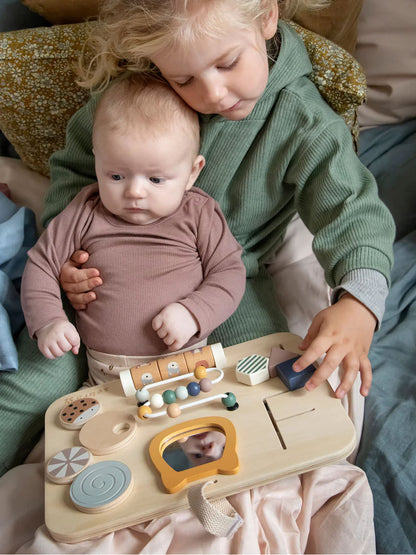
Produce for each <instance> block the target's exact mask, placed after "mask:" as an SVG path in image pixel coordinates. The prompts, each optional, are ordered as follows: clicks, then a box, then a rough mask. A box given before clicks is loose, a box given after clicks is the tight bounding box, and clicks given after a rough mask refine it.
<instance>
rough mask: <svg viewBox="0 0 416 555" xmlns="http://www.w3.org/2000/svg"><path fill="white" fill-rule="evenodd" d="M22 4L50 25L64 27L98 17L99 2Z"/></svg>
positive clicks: (63, 0)
mask: <svg viewBox="0 0 416 555" xmlns="http://www.w3.org/2000/svg"><path fill="white" fill-rule="evenodd" d="M22 3H23V4H24V5H25V6H27V7H28V8H29V9H30V10H32V12H35V13H37V14H39V15H41V16H42V17H43V18H45V19H46V20H47V21H49V22H50V23H53V24H54V25H56V24H58V25H62V24H64V23H81V22H82V21H85V20H86V19H90V18H93V17H96V16H97V14H98V4H99V0H22Z"/></svg>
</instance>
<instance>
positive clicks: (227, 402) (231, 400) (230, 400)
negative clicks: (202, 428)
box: [221, 391, 237, 407]
mask: <svg viewBox="0 0 416 555" xmlns="http://www.w3.org/2000/svg"><path fill="white" fill-rule="evenodd" d="M226 395H227V397H223V398H222V399H221V401H222V404H223V405H224V407H233V406H234V405H235V403H236V401H237V399H236V397H235V395H234V393H231V391H227V392H226Z"/></svg>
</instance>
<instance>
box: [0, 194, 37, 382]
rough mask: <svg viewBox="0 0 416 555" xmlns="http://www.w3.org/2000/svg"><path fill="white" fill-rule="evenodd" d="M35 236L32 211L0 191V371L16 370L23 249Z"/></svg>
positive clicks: (25, 253) (20, 324) (31, 244)
mask: <svg viewBox="0 0 416 555" xmlns="http://www.w3.org/2000/svg"><path fill="white" fill-rule="evenodd" d="M36 239H37V233H36V222H35V215H34V214H33V212H32V211H31V210H29V209H28V208H19V207H18V206H16V205H15V204H14V203H13V202H12V201H11V200H9V199H8V198H7V197H6V195H5V194H3V193H0V371H1V370H5V371H15V370H17V366H18V361H17V351H16V346H15V344H14V339H15V338H16V336H17V334H18V332H19V331H20V330H21V329H22V328H23V326H24V317H23V312H22V308H21V305H20V281H21V277H22V274H23V270H24V267H25V264H26V258H27V251H28V250H29V249H30V248H31V247H32V246H33V245H34V244H35V242H36Z"/></svg>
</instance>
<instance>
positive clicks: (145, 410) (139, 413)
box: [137, 405, 152, 420]
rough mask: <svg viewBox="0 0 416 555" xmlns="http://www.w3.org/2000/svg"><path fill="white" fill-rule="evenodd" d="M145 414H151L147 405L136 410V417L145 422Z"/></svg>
mask: <svg viewBox="0 0 416 555" xmlns="http://www.w3.org/2000/svg"><path fill="white" fill-rule="evenodd" d="M145 414H152V409H151V408H150V407H149V406H147V405H142V406H141V407H139V408H138V409H137V416H138V417H139V418H140V419H141V420H146V417H145Z"/></svg>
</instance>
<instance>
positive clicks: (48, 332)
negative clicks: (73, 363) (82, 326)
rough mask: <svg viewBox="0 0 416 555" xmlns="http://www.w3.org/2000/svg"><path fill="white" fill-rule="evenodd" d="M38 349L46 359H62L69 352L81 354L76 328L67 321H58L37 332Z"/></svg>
mask: <svg viewBox="0 0 416 555" xmlns="http://www.w3.org/2000/svg"><path fill="white" fill-rule="evenodd" d="M36 337H37V339H38V347H39V350H40V352H41V353H42V354H43V356H45V357H46V358H57V357H61V356H62V355H64V354H65V353H66V352H68V351H72V352H73V353H74V355H77V354H78V352H79V346H80V338H79V334H78V332H77V330H76V328H75V326H73V325H72V324H71V322H68V321H67V320H57V321H55V322H52V323H51V324H48V325H47V326H44V327H43V328H40V329H38V330H37V332H36Z"/></svg>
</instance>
